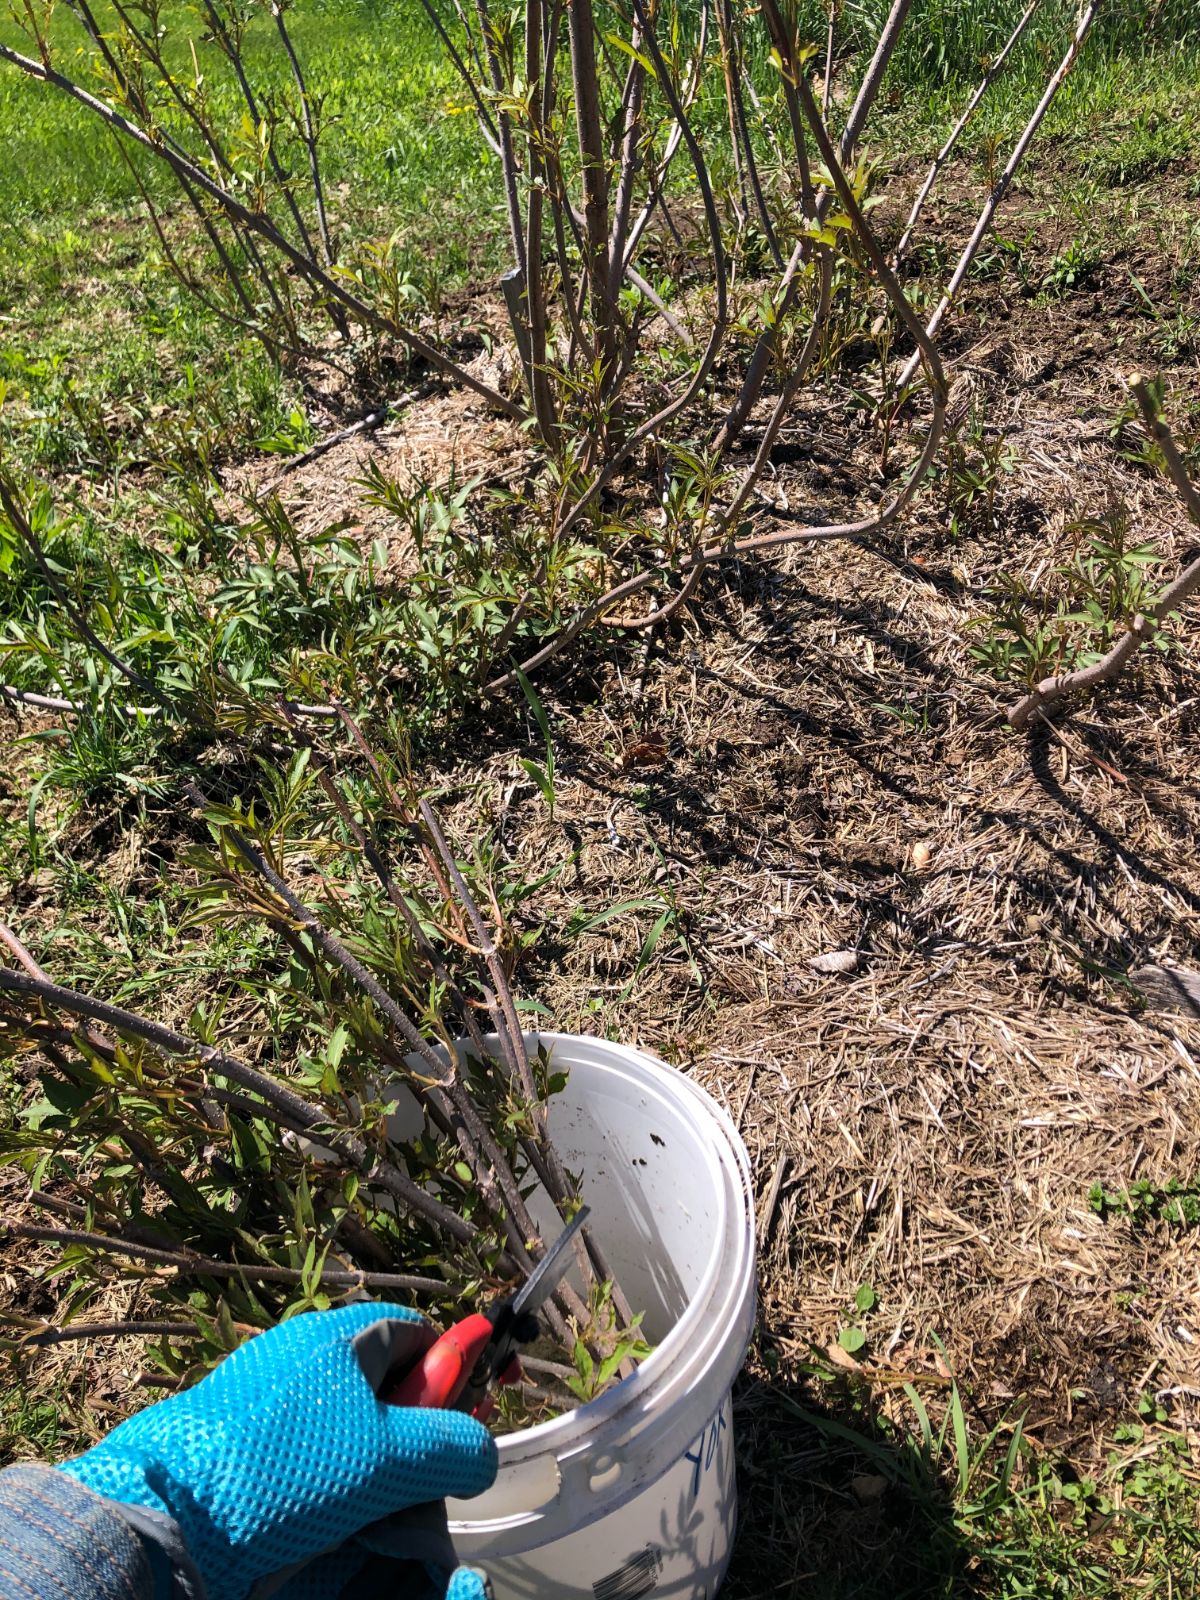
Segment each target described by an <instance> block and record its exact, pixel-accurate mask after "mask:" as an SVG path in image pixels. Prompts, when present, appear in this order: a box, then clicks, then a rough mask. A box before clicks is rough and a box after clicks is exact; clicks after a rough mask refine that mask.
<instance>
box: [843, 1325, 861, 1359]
mask: <svg viewBox="0 0 1200 1600" xmlns="http://www.w3.org/2000/svg"><path fill="white" fill-rule="evenodd" d="M866 1342H867V1336H866V1334H865V1333H864V1332H863V1331H862V1329H861V1328H843V1329H842V1331H841V1333H839V1334H838V1343H839V1344H840V1345H841V1347H842V1349H843V1350H845V1351H846V1353H847V1355H852V1356H853V1355H857V1354H858V1352H859V1351H860V1350H861V1349H862V1348H863V1346H864V1345H865V1344H866Z"/></svg>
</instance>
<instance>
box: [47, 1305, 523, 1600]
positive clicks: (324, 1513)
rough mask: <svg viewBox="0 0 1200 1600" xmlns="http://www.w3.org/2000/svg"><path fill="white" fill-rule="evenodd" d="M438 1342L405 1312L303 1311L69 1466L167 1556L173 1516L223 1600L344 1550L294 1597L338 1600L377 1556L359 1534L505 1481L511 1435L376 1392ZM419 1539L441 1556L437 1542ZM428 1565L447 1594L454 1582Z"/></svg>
mask: <svg viewBox="0 0 1200 1600" xmlns="http://www.w3.org/2000/svg"><path fill="white" fill-rule="evenodd" d="M435 1337H436V1335H435V1334H434V1332H433V1330H432V1329H431V1328H430V1327H429V1325H428V1324H427V1323H425V1322H423V1321H422V1320H421V1319H420V1318H419V1317H417V1316H416V1315H415V1314H414V1313H413V1312H411V1311H406V1310H404V1309H403V1308H402V1307H400V1306H390V1305H389V1306H380V1305H369V1304H362V1305H349V1306H342V1307H340V1308H338V1309H337V1310H335V1311H317V1312H310V1313H307V1314H306V1315H303V1316H298V1317H296V1318H294V1319H293V1320H291V1321H289V1322H284V1323H281V1324H280V1325H279V1326H278V1327H276V1328H272V1329H270V1330H269V1331H268V1332H266V1333H261V1334H259V1335H257V1336H256V1337H255V1338H253V1339H250V1340H249V1341H248V1342H247V1343H246V1344H244V1345H242V1346H241V1347H240V1348H239V1349H237V1350H235V1351H234V1352H233V1354H232V1355H229V1356H227V1357H226V1358H225V1360H224V1361H222V1362H221V1364H220V1366H219V1367H217V1368H216V1369H215V1371H213V1372H211V1373H209V1375H208V1376H207V1377H206V1378H204V1379H202V1380H201V1382H200V1383H198V1384H197V1385H196V1386H195V1388H193V1389H188V1390H186V1391H184V1392H183V1393H181V1394H178V1395H172V1396H171V1397H170V1398H168V1399H166V1400H163V1401H160V1402H159V1403H158V1404H157V1405H152V1406H148V1407H147V1409H146V1410H145V1411H142V1412H139V1413H138V1415H137V1416H134V1417H130V1418H129V1419H128V1421H126V1422H123V1423H121V1424H120V1425H119V1426H118V1427H116V1428H114V1429H113V1431H112V1432H111V1433H110V1434H109V1435H108V1437H107V1438H106V1439H104V1440H102V1441H101V1443H100V1444H98V1445H95V1446H94V1447H93V1448H92V1449H91V1450H89V1451H87V1452H86V1453H85V1454H84V1455H82V1456H79V1457H77V1458H76V1459H75V1460H73V1461H68V1462H65V1463H63V1466H62V1469H61V1470H62V1471H64V1472H66V1473H68V1474H70V1476H71V1477H73V1478H76V1479H77V1480H78V1481H79V1482H80V1483H83V1484H85V1485H86V1486H87V1487H88V1488H90V1489H93V1490H94V1491H95V1492H96V1493H97V1494H100V1495H103V1496H105V1497H106V1498H107V1499H109V1500H111V1501H115V1502H118V1504H119V1506H121V1507H125V1508H130V1509H128V1510H126V1512H125V1514H126V1515H127V1516H128V1517H129V1519H130V1520H131V1521H133V1522H134V1524H135V1526H137V1527H138V1529H139V1532H141V1533H143V1535H149V1536H150V1537H151V1538H152V1539H155V1540H156V1541H157V1542H158V1543H159V1544H161V1545H162V1546H163V1547H164V1548H167V1549H170V1548H171V1540H172V1536H173V1530H172V1529H171V1526H170V1522H167V1521H166V1519H170V1520H171V1522H173V1523H175V1524H176V1525H177V1527H178V1530H179V1533H180V1534H181V1535H182V1540H183V1543H184V1545H185V1546H186V1550H187V1554H188V1555H189V1556H190V1558H191V1561H192V1562H193V1563H194V1565H195V1569H196V1572H197V1573H198V1574H199V1577H200V1578H201V1579H202V1581H203V1584H204V1587H205V1590H206V1593H207V1600H246V1597H247V1596H249V1595H250V1594H251V1592H252V1590H253V1589H254V1587H255V1585H256V1583H258V1582H259V1580H261V1579H264V1578H267V1577H268V1576H270V1575H274V1574H280V1573H285V1572H291V1571H294V1570H296V1569H297V1568H298V1567H299V1566H300V1565H301V1564H303V1563H307V1562H311V1561H312V1558H314V1557H322V1553H323V1552H328V1551H335V1550H336V1551H337V1552H338V1553H337V1554H336V1555H327V1556H323V1557H322V1559H320V1560H318V1561H316V1562H315V1563H313V1565H312V1566H310V1567H309V1568H308V1570H307V1571H306V1572H304V1573H303V1574H302V1575H300V1576H299V1577H296V1578H294V1579H293V1580H292V1583H291V1584H288V1586H287V1588H285V1589H284V1590H283V1591H282V1593H283V1594H295V1595H300V1594H304V1595H313V1596H316V1595H318V1594H321V1595H328V1596H329V1597H330V1600H332V1597H333V1596H334V1595H336V1594H338V1592H339V1590H340V1589H341V1587H342V1585H343V1584H344V1583H345V1581H346V1580H347V1579H348V1578H350V1577H351V1576H352V1575H353V1574H354V1573H355V1572H356V1571H358V1570H359V1568H360V1567H361V1566H362V1563H363V1562H364V1561H366V1560H367V1559H368V1557H367V1554H366V1553H365V1551H363V1550H362V1549H361V1547H359V1546H357V1545H356V1544H354V1543H349V1544H348V1541H353V1540H354V1536H355V1535H357V1534H359V1533H360V1532H361V1531H362V1530H364V1529H366V1528H367V1527H368V1526H369V1525H370V1524H372V1523H376V1522H378V1521H380V1519H383V1518H388V1517H392V1516H393V1514H394V1513H396V1512H398V1511H400V1510H402V1509H403V1508H405V1507H409V1506H417V1505H423V1504H424V1503H426V1502H429V1501H438V1500H441V1499H442V1498H443V1497H444V1496H446V1495H454V1496H456V1497H462V1496H469V1495H475V1494H479V1493H481V1492H482V1491H483V1490H484V1489H486V1488H487V1487H488V1486H489V1484H490V1483H491V1482H492V1480H493V1479H494V1477H495V1475H496V1445H495V1441H494V1440H493V1439H492V1437H491V1435H490V1434H489V1433H488V1431H487V1429H486V1428H484V1427H483V1426H482V1425H481V1424H480V1423H478V1422H476V1421H475V1420H474V1418H472V1417H469V1416H467V1415H465V1414H464V1413H462V1412H459V1411H436V1410H412V1409H408V1408H402V1407H398V1406H389V1405H385V1404H384V1403H383V1402H382V1401H380V1400H378V1399H377V1398H376V1393H375V1391H376V1389H377V1388H379V1387H380V1386H381V1385H382V1383H383V1379H384V1377H385V1375H386V1374H387V1373H388V1372H389V1371H390V1370H392V1369H394V1368H395V1367H397V1366H398V1365H399V1364H400V1363H401V1362H406V1361H409V1360H411V1359H412V1358H413V1357H414V1356H416V1355H417V1354H419V1353H420V1352H422V1351H424V1350H425V1349H427V1348H428V1347H429V1345H430V1344H431V1343H432V1342H433V1340H434V1338H435ZM138 1508H140V1509H138ZM397 1537H399V1539H400V1544H399V1549H400V1551H401V1553H407V1552H405V1551H404V1550H403V1536H402V1535H400V1536H397V1535H395V1534H393V1536H392V1538H391V1541H390V1546H389V1548H392V1549H396V1548H397ZM413 1542H414V1546H415V1550H414V1553H415V1554H416V1556H417V1558H418V1559H421V1560H427V1559H428V1557H427V1549H428V1546H427V1544H425V1545H423V1544H422V1543H421V1541H420V1539H419V1538H417V1536H416V1535H414V1541H413ZM339 1547H342V1548H339ZM172 1554H173V1555H174V1557H175V1559H176V1561H177V1565H178V1552H177V1551H175V1552H172ZM426 1570H427V1571H429V1572H430V1575H431V1576H432V1577H433V1579H434V1581H435V1582H437V1583H438V1586H439V1589H440V1587H441V1586H442V1585H444V1584H445V1582H446V1577H447V1575H446V1573H445V1572H444V1571H439V1570H437V1568H436V1565H433V1566H427V1569H426ZM183 1571H185V1572H186V1559H185V1561H184V1562H183ZM272 1587H273V1586H272ZM186 1590H187V1579H186V1577H185V1578H184V1592H186ZM483 1593H484V1589H483V1583H482V1580H481V1579H480V1578H478V1577H476V1576H475V1575H473V1574H469V1573H467V1572H466V1571H460V1572H459V1573H456V1574H455V1575H454V1578H453V1579H452V1580H451V1594H452V1596H453V1600H482V1596H483Z"/></svg>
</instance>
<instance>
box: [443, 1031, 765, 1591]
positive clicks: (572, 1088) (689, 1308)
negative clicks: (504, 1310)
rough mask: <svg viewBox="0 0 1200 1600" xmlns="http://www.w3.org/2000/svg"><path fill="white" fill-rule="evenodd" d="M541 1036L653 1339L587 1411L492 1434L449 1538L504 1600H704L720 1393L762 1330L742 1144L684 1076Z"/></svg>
mask: <svg viewBox="0 0 1200 1600" xmlns="http://www.w3.org/2000/svg"><path fill="white" fill-rule="evenodd" d="M538 1042H539V1040H538V1038H537V1037H536V1036H530V1038H529V1044H530V1047H531V1048H535V1047H536V1046H537V1044H538ZM541 1042H542V1043H544V1044H545V1045H547V1046H548V1047H549V1048H550V1049H551V1051H552V1053H553V1056H554V1060H555V1062H556V1064H557V1065H558V1066H559V1067H560V1068H563V1069H567V1070H568V1071H569V1073H570V1076H569V1079H568V1082H567V1087H566V1089H565V1090H564V1091H563V1092H562V1094H561V1095H558V1096H556V1097H555V1099H554V1100H553V1101H552V1102H551V1114H550V1124H551V1133H552V1135H553V1137H554V1140H555V1143H556V1144H557V1146H558V1149H559V1151H560V1153H561V1155H562V1158H563V1161H564V1163H565V1165H566V1166H567V1167H568V1168H569V1169H571V1170H572V1171H574V1172H578V1173H580V1174H581V1176H582V1179H583V1192H584V1195H585V1198H586V1199H587V1201H588V1203H589V1205H590V1206H591V1207H592V1211H593V1219H592V1226H593V1227H594V1229H595V1232H596V1236H597V1238H598V1239H599V1241H600V1243H601V1244H602V1245H603V1247H604V1250H605V1252H606V1254H607V1256H608V1259H609V1262H610V1264H611V1266H612V1269H613V1271H614V1272H615V1273H616V1274H617V1276H618V1277H619V1279H620V1281H621V1283H622V1285H623V1287H624V1288H625V1290H626V1292H627V1294H628V1295H629V1298H630V1300H631V1302H632V1303H633V1305H634V1308H635V1309H642V1310H644V1311H645V1321H644V1323H643V1327H644V1329H645V1332H646V1336H647V1338H648V1340H649V1342H650V1343H651V1344H653V1345H655V1347H656V1348H655V1350H654V1353H653V1355H651V1356H649V1357H648V1358H647V1359H646V1360H645V1361H644V1362H643V1363H642V1364H641V1366H640V1367H639V1368H638V1370H637V1372H636V1373H635V1374H634V1375H633V1376H632V1377H630V1378H627V1379H626V1380H625V1381H624V1382H623V1383H620V1384H618V1385H617V1386H616V1387H615V1388H613V1389H610V1390H609V1391H608V1392H607V1393H606V1394H604V1395H601V1397H600V1398H599V1399H598V1400H595V1401H593V1402H592V1403H591V1404H590V1405H587V1406H582V1407H580V1408H579V1410H577V1411H572V1412H569V1413H568V1414H567V1415H565V1416H562V1417H558V1418H556V1419H555V1420H554V1421H553V1422H547V1423H543V1424H542V1425H541V1426H539V1427H536V1428H529V1429H527V1430H525V1431H524V1432H521V1433H516V1434H512V1435H509V1436H507V1437H505V1438H502V1439H501V1440H500V1441H499V1445H500V1470H499V1474H498V1476H497V1479H496V1482H495V1484H494V1486H493V1487H492V1488H491V1489H490V1490H489V1491H488V1493H487V1494H485V1495H481V1496H480V1497H479V1498H478V1499H475V1500H469V1501H452V1502H451V1503H450V1518H451V1522H450V1531H451V1535H452V1537H453V1539H454V1544H455V1548H456V1550H457V1553H458V1557H459V1560H460V1561H462V1562H464V1563H466V1564H468V1565H471V1566H480V1567H483V1568H485V1569H486V1571H487V1573H488V1575H489V1577H490V1578H491V1581H492V1587H493V1589H494V1590H495V1594H496V1600H638V1597H639V1596H642V1595H653V1596H655V1597H656V1600H657V1597H665V1596H671V1597H674V1600H711V1597H712V1596H714V1595H715V1594H716V1592H717V1590H718V1588H719V1587H720V1584H721V1580H722V1578H723V1577H724V1575H725V1568H726V1566H727V1564H728V1561H729V1553H730V1547H731V1545H732V1542H733V1534H734V1528H735V1524H736V1520H737V1491H736V1485H735V1480H734V1460H733V1426H732V1415H731V1410H730V1398H729V1392H730V1387H731V1385H732V1383H733V1380H734V1378H735V1377H736V1375H737V1373H738V1370H739V1368H740V1367H741V1365H742V1361H743V1360H744V1358H745V1354H746V1346H747V1344H748V1343H749V1339H750V1333H751V1329H752V1327H753V1323H754V1300H755V1291H754V1212H753V1205H752V1200H751V1190H750V1172H749V1163H748V1162H747V1159H746V1152H745V1150H744V1148H743V1146H742V1143H741V1140H740V1139H739V1138H738V1135H737V1132H736V1130H735V1129H734V1127H733V1125H732V1123H731V1122H730V1121H729V1119H728V1117H726V1116H725V1114H724V1112H723V1111H721V1109H720V1108H719V1107H718V1106H717V1105H716V1104H715V1103H714V1102H713V1101H712V1100H711V1099H710V1098H709V1096H708V1095H707V1094H705V1093H704V1091H703V1090H702V1089H700V1088H698V1087H697V1086H696V1085H695V1084H693V1083H692V1082H691V1081H690V1080H689V1079H688V1078H686V1077H685V1076H684V1075H683V1074H682V1073H680V1072H676V1071H674V1070H673V1069H672V1068H670V1067H666V1066H663V1065H662V1064H661V1063H660V1062H657V1061H655V1060H653V1059H652V1058H651V1057H649V1056H646V1055H643V1054H641V1052H639V1051H636V1050H630V1049H626V1048H625V1047H624V1046H621V1045H615V1044H608V1043H606V1042H605V1041H603V1040H599V1039H584V1038H575V1037H572V1036H570V1035H566V1034H543V1035H541ZM533 1209H534V1211H535V1213H536V1212H537V1211H538V1210H539V1207H538V1205H537V1198H536V1197H535V1200H534V1202H533ZM538 1220H539V1222H540V1223H543V1224H544V1225H545V1226H547V1227H548V1228H551V1229H553V1227H554V1225H555V1224H554V1217H553V1213H552V1212H550V1211H549V1210H548V1209H543V1210H542V1214H541V1215H540V1216H539V1217H538Z"/></svg>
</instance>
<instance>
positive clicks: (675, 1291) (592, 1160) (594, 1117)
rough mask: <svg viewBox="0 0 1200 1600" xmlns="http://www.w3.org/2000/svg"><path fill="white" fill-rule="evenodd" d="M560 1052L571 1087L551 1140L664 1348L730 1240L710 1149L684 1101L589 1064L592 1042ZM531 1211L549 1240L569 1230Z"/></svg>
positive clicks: (546, 1207)
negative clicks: (718, 1250)
mask: <svg viewBox="0 0 1200 1600" xmlns="http://www.w3.org/2000/svg"><path fill="white" fill-rule="evenodd" d="M547 1042H549V1041H547ZM552 1051H553V1056H554V1061H555V1065H556V1067H557V1068H558V1069H559V1070H566V1071H567V1072H568V1073H569V1077H568V1080H567V1085H566V1088H565V1089H564V1090H563V1091H562V1092H561V1093H560V1094H559V1095H557V1096H556V1097H555V1098H554V1100H553V1101H551V1105H550V1132H551V1136H552V1137H553V1139H554V1141H555V1143H556V1145H557V1147H558V1151H559V1154H560V1156H561V1157H562V1160H563V1163H564V1165H565V1166H566V1167H567V1169H568V1170H569V1171H571V1172H575V1173H578V1174H579V1175H580V1176H581V1178H582V1180H583V1182H582V1191H583V1196H584V1199H585V1200H586V1201H587V1203H588V1205H589V1206H591V1208H592V1222H591V1226H592V1228H593V1229H594V1231H595V1235H596V1238H597V1239H598V1240H599V1241H600V1242H601V1243H602V1245H603V1247H604V1250H605V1253H606V1255H607V1258H608V1264H609V1266H610V1268H611V1270H612V1271H613V1272H614V1273H615V1274H616V1277H617V1279H618V1281H619V1282H620V1284H621V1286H622V1288H623V1289H624V1290H625V1293H626V1294H627V1295H628V1297H629V1301H630V1304H631V1305H632V1306H633V1308H634V1310H635V1311H642V1312H643V1313H644V1316H643V1321H642V1331H643V1333H644V1335H645V1337H646V1339H647V1340H648V1341H649V1342H650V1343H651V1344H659V1343H661V1342H662V1340H663V1339H665V1338H666V1336H667V1334H668V1333H669V1332H670V1331H671V1329H672V1328H673V1327H674V1326H675V1324H676V1323H677V1322H678V1321H679V1319H680V1317H681V1316H682V1315H683V1312H684V1311H685V1310H686V1308H687V1306H688V1304H689V1303H690V1302H691V1300H692V1299H693V1298H694V1296H695V1295H696V1294H697V1293H698V1292H699V1290H700V1289H701V1287H702V1285H703V1283H704V1281H705V1279H706V1277H707V1276H709V1275H710V1274H711V1271H712V1268H713V1265H714V1254H715V1247H716V1244H717V1241H718V1240H719V1239H720V1238H721V1237H722V1235H723V1232H724V1226H725V1194H724V1186H723V1182H722V1177H721V1172H720V1168H719V1165H718V1163H717V1158H716V1155H715V1152H714V1149H713V1146H712V1142H711V1139H710V1138H709V1136H708V1135H707V1133H706V1131H705V1130H704V1128H703V1126H702V1125H701V1124H700V1123H699V1122H698V1120H697V1119H696V1118H695V1117H694V1116H693V1115H692V1114H691V1113H690V1108H689V1106H688V1105H687V1103H686V1102H685V1101H681V1100H675V1099H670V1098H668V1097H667V1096H666V1095H665V1094H663V1093H662V1091H661V1090H660V1089H659V1088H658V1087H657V1086H655V1085H654V1084H653V1082H651V1081H649V1080H643V1079H641V1078H640V1076H639V1075H638V1074H637V1073H636V1072H633V1071H631V1070H630V1069H629V1068H628V1067H627V1066H625V1065H624V1064H621V1063H614V1062H612V1061H605V1060H603V1059H597V1058H596V1057H591V1059H589V1055H590V1052H588V1049H587V1042H586V1041H582V1040H578V1041H577V1040H565V1041H555V1042H554V1043H553V1045H552ZM576 1067H578V1068H579V1069H580V1070H572V1069H573V1068H576ZM531 1209H532V1210H533V1212H534V1215H535V1219H536V1221H537V1222H538V1223H539V1225H540V1226H542V1227H544V1228H545V1229H547V1230H548V1231H549V1232H553V1231H555V1229H556V1228H557V1227H558V1226H561V1224H560V1223H558V1222H557V1221H556V1218H555V1214H554V1212H553V1209H552V1207H551V1206H550V1204H549V1201H548V1200H547V1199H546V1197H545V1196H544V1195H535V1196H534V1197H533V1199H532V1200H531Z"/></svg>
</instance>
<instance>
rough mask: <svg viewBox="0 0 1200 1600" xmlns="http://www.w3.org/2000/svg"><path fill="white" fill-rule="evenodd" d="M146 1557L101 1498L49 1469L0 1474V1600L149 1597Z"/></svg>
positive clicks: (152, 1585)
mask: <svg viewBox="0 0 1200 1600" xmlns="http://www.w3.org/2000/svg"><path fill="white" fill-rule="evenodd" d="M156 1592H161V1591H160V1588H159V1585H158V1583H156V1574H155V1572H154V1570H153V1566H152V1558H151V1556H150V1554H149V1553H148V1552H147V1549H146V1546H145V1544H144V1543H143V1541H142V1539H141V1538H140V1537H139V1536H138V1534H137V1532H136V1531H135V1530H134V1528H133V1527H132V1526H131V1524H130V1523H129V1522H128V1521H126V1520H125V1518H124V1517H123V1516H121V1514H120V1513H119V1512H118V1511H117V1510H116V1509H115V1508H114V1507H113V1506H112V1505H111V1504H110V1503H109V1502H108V1501H107V1500H104V1499H102V1498H101V1497H100V1496H99V1495H98V1494H94V1493H93V1492H92V1490H91V1489H85V1488H84V1486H83V1485H82V1484H80V1483H76V1482H75V1481H74V1479H72V1478H68V1477H67V1476H66V1474H65V1473H62V1472H56V1471H55V1469H54V1468H53V1467H44V1466H16V1467H6V1468H5V1469H4V1470H3V1471H2V1472H0V1600H155V1597H156Z"/></svg>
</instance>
